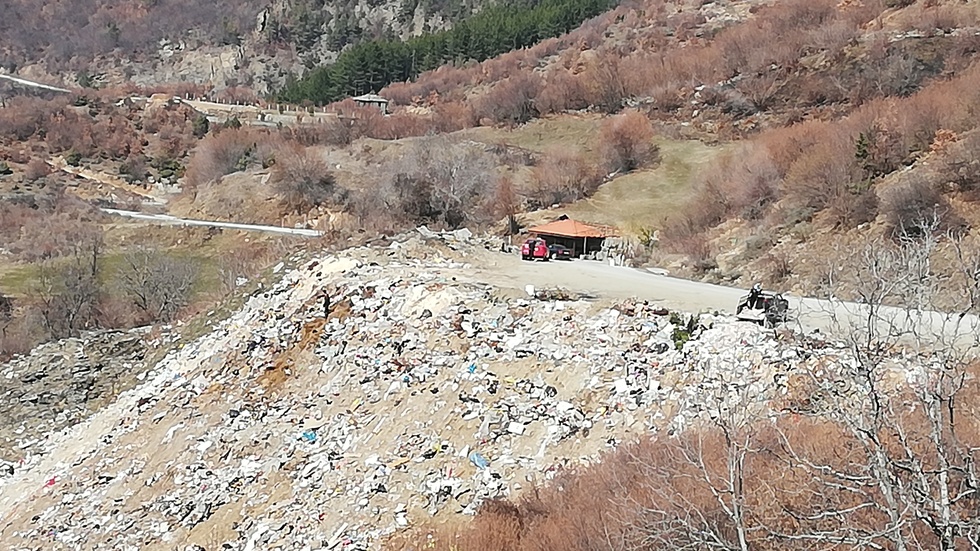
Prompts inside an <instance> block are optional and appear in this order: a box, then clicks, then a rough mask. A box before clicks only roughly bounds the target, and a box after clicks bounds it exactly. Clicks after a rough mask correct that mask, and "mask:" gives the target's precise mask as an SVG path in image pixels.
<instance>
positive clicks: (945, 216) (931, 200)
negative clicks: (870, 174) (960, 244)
mask: <svg viewBox="0 0 980 551" xmlns="http://www.w3.org/2000/svg"><path fill="white" fill-rule="evenodd" d="M881 203H882V211H883V212H884V214H885V220H886V221H887V223H888V227H889V231H890V232H891V234H892V235H893V236H908V237H921V236H924V235H925V234H926V233H928V232H932V231H940V232H945V231H948V230H950V229H954V228H955V226H957V225H959V224H960V223H961V221H960V220H959V219H958V217H957V216H956V215H955V214H954V213H953V212H952V207H951V206H950V204H949V201H947V200H946V198H945V197H943V195H942V194H941V193H940V192H939V191H938V190H937V189H936V188H935V186H933V185H931V184H930V183H929V182H928V181H927V180H926V179H925V178H923V177H921V176H918V175H916V174H912V175H909V176H907V177H906V178H904V179H903V180H902V181H900V182H898V183H897V184H894V185H892V186H891V187H889V188H887V189H885V190H883V191H882V198H881Z"/></svg>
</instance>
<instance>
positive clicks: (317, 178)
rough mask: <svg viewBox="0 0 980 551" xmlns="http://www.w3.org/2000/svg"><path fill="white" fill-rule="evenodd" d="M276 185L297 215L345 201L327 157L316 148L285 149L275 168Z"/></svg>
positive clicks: (280, 154)
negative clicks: (329, 203) (331, 171)
mask: <svg viewBox="0 0 980 551" xmlns="http://www.w3.org/2000/svg"><path fill="white" fill-rule="evenodd" d="M272 185H273V186H274V187H275V190H276V194H277V195H279V197H280V198H281V199H282V201H283V203H284V204H285V206H286V207H287V208H288V209H289V210H290V211H292V212H295V213H303V212H306V211H309V210H310V209H311V208H313V207H316V206H319V205H321V204H323V203H324V202H326V201H328V200H333V201H342V200H343V198H344V192H343V190H342V189H341V188H340V187H339V186H338V185H337V182H336V180H335V179H334V176H333V174H331V173H330V170H329V168H328V166H327V163H326V161H325V160H324V159H323V156H322V155H321V154H319V153H317V152H316V151H315V150H313V149H307V148H301V147H293V148H288V149H285V150H281V151H280V152H279V153H278V154H277V155H276V162H275V164H274V165H273V168H272Z"/></svg>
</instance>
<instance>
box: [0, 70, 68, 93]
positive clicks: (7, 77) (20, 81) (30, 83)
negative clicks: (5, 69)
mask: <svg viewBox="0 0 980 551" xmlns="http://www.w3.org/2000/svg"><path fill="white" fill-rule="evenodd" d="M0 79H4V80H9V81H10V82H13V83H14V84H20V85H21V86H27V87H29V88H40V89H42V90H49V91H51V92H63V93H65V94H70V93H71V90H68V89H66V88H58V87H57V86H51V85H49V84H41V83H40V82H34V81H32V80H27V79H24V78H20V77H15V76H12V75H7V74H4V73H0Z"/></svg>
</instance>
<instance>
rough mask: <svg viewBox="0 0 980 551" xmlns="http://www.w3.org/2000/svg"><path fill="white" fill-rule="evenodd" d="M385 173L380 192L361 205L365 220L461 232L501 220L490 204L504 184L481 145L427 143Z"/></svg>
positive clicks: (438, 139) (418, 144)
mask: <svg viewBox="0 0 980 551" xmlns="http://www.w3.org/2000/svg"><path fill="white" fill-rule="evenodd" d="M382 170H383V172H384V174H382V176H381V177H382V178H383V179H382V181H381V184H380V185H379V187H378V189H373V190H370V191H369V192H368V194H367V195H366V196H364V197H363V198H362V200H361V201H360V205H359V209H360V210H361V211H363V214H362V216H371V217H376V216H378V215H379V214H382V215H386V216H388V217H391V218H394V219H398V220H399V221H401V222H408V223H427V224H428V223H431V224H438V225H442V226H446V227H449V228H458V227H460V226H462V225H464V224H467V223H477V224H481V223H486V222H489V221H491V220H492V219H493V217H494V215H495V214H496V213H494V212H493V210H494V209H491V208H487V206H488V205H487V203H488V201H490V200H492V198H493V197H494V195H495V194H496V187H497V184H498V183H499V181H500V177H499V176H498V172H497V161H496V159H495V158H494V156H493V155H492V154H491V153H489V152H487V151H486V150H485V149H484V148H482V147H480V146H478V145H476V144H471V143H462V142H457V141H453V140H451V139H449V138H447V137H443V136H439V137H432V138H426V139H423V140H420V141H418V142H415V143H414V144H413V146H412V148H411V149H410V150H408V151H406V152H405V154H404V155H403V156H402V157H401V159H399V160H398V161H396V162H393V163H391V164H390V165H388V166H386V167H384V168H383V169H382Z"/></svg>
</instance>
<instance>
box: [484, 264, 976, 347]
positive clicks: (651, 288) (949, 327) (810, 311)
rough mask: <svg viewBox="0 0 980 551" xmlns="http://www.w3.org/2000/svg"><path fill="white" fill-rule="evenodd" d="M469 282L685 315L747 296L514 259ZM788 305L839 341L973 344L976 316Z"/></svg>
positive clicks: (590, 267) (809, 302) (801, 302)
mask: <svg viewBox="0 0 980 551" xmlns="http://www.w3.org/2000/svg"><path fill="white" fill-rule="evenodd" d="M469 278H471V280H472V281H475V282H483V283H489V284H492V285H496V286H499V287H505V288H510V289H518V290H523V289H524V288H525V286H526V285H534V286H535V287H536V288H555V287H562V288H565V289H568V290H570V291H576V292H579V293H584V294H586V295H590V296H594V297H596V298H606V299H626V298H637V299H640V300H649V301H653V302H657V303H659V304H663V305H664V306H666V307H668V308H672V309H678V310H681V311H687V312H699V311H707V312H714V311H717V312H726V313H734V311H735V306H736V305H737V304H738V300H739V298H741V297H742V296H743V295H744V294H745V293H747V292H748V291H746V290H743V289H736V288H732V287H723V286H720V285H712V284H709V283H702V282H699V281H690V280H686V279H678V278H673V277H668V276H663V275H657V274H653V273H650V272H647V271H644V270H638V269H634V268H627V267H622V266H610V265H608V264H604V263H601V262H593V261H586V260H574V261H571V262H562V261H551V262H525V261H522V260H521V259H520V257H519V256H517V255H513V254H503V253H494V254H491V255H489V256H488V257H487V259H486V261H485V262H483V263H481V264H480V265H479V266H476V267H475V270H474V274H473V275H472V276H469ZM786 299H787V300H789V303H790V317H791V322H790V325H791V326H795V327H797V328H800V329H803V330H806V331H812V330H814V329H819V330H820V331H823V332H827V333H832V334H837V335H838V336H843V335H845V334H850V335H855V334H865V335H866V334H868V333H869V331H877V332H878V334H879V335H889V336H890V338H901V339H906V340H914V341H917V342H920V343H927V342H928V343H933V344H938V345H940V346H944V347H945V346H956V347H957V348H961V349H964V350H965V349H967V348H970V347H976V346H977V345H978V338H980V337H978V335H980V318H978V317H977V316H975V315H968V314H960V313H945V312H929V311H922V312H919V311H914V310H913V311H909V310H905V309H900V308H889V307H880V308H877V309H875V310H874V311H872V310H871V309H870V308H869V307H868V306H867V305H864V304H856V303H853V302H844V301H838V300H835V301H829V300H822V299H815V298H806V297H796V296H791V295H786Z"/></svg>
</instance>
